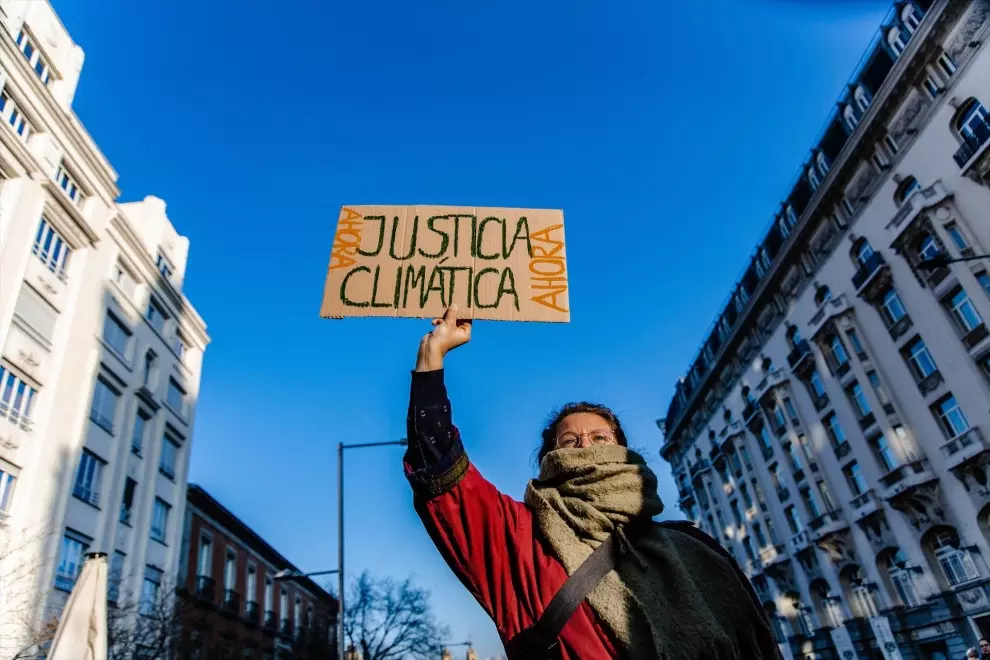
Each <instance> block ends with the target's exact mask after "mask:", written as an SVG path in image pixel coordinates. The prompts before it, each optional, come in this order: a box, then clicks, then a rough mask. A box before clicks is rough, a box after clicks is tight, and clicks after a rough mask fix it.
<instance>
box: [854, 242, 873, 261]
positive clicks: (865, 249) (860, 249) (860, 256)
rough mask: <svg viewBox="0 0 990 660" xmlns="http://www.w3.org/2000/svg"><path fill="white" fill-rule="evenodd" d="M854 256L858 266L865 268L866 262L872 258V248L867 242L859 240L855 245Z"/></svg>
mask: <svg viewBox="0 0 990 660" xmlns="http://www.w3.org/2000/svg"><path fill="white" fill-rule="evenodd" d="M854 256H855V259H856V263H857V264H858V265H860V266H865V265H866V262H867V261H869V260H870V257H872V256H873V246H872V245H870V242H869V241H867V240H865V239H861V240H860V241H859V243H857V244H856V248H855V254H854Z"/></svg>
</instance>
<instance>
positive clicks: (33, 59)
mask: <svg viewBox="0 0 990 660" xmlns="http://www.w3.org/2000/svg"><path fill="white" fill-rule="evenodd" d="M17 45H18V47H19V48H20V49H21V52H22V53H24V59H26V60H27V61H28V64H29V65H30V67H31V69H33V70H34V73H35V75H37V76H38V79H39V80H40V81H41V83H42V84H43V85H48V84H49V83H50V82H51V81H52V69H51V67H50V66H49V65H48V60H47V59H46V58H45V56H44V55H42V53H41V49H40V48H38V46H37V45H36V44H35V42H34V39H33V38H32V37H30V36H29V35H28V33H27V32H25V31H24V30H23V29H21V31H20V32H18V33H17Z"/></svg>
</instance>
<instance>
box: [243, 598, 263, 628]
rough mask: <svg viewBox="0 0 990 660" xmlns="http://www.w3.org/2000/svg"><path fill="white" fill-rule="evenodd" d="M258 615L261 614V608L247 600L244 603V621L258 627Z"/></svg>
mask: <svg viewBox="0 0 990 660" xmlns="http://www.w3.org/2000/svg"><path fill="white" fill-rule="evenodd" d="M259 614H261V606H260V605H258V603H257V602H255V601H253V600H249V601H247V602H246V603H244V620H245V621H247V622H248V623H250V624H251V625H252V626H256V625H258V622H259V621H258V619H259V616H258V615H259Z"/></svg>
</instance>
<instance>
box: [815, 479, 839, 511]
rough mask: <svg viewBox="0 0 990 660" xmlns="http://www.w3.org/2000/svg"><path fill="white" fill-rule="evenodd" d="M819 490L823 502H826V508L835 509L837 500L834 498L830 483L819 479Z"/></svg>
mask: <svg viewBox="0 0 990 660" xmlns="http://www.w3.org/2000/svg"><path fill="white" fill-rule="evenodd" d="M818 492H819V493H820V494H821V496H822V502H824V503H825V509H826V510H828V511H835V501H834V500H833V499H832V493H831V491H829V489H828V484H826V483H825V481H824V480H823V479H822V480H819V481H818Z"/></svg>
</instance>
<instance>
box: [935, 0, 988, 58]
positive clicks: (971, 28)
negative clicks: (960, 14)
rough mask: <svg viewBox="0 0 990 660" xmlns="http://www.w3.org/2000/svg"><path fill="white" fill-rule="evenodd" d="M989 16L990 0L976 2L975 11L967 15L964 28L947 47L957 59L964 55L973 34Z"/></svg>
mask: <svg viewBox="0 0 990 660" xmlns="http://www.w3.org/2000/svg"><path fill="white" fill-rule="evenodd" d="M987 16H990V2H987V0H981V1H980V2H977V3H975V6H974V7H973V11H972V12H971V13H970V14H969V16H967V17H966V21H965V23H963V26H962V28H960V30H959V32H957V33H956V36H955V37H954V38H953V39H952V42H951V43H950V44H949V45H948V46H947V47H946V49H945V50H947V51H948V52H949V54H950V55H952V57H953V58H954V59H955V60H956V61H958V60H960V59H961V58H962V57H963V52H964V51H966V50H967V49H968V48H969V44H970V42H972V40H973V36H974V35H975V34H976V33H977V32H978V31H979V29H980V28H981V27H982V26H983V24H984V23H986V21H987Z"/></svg>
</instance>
